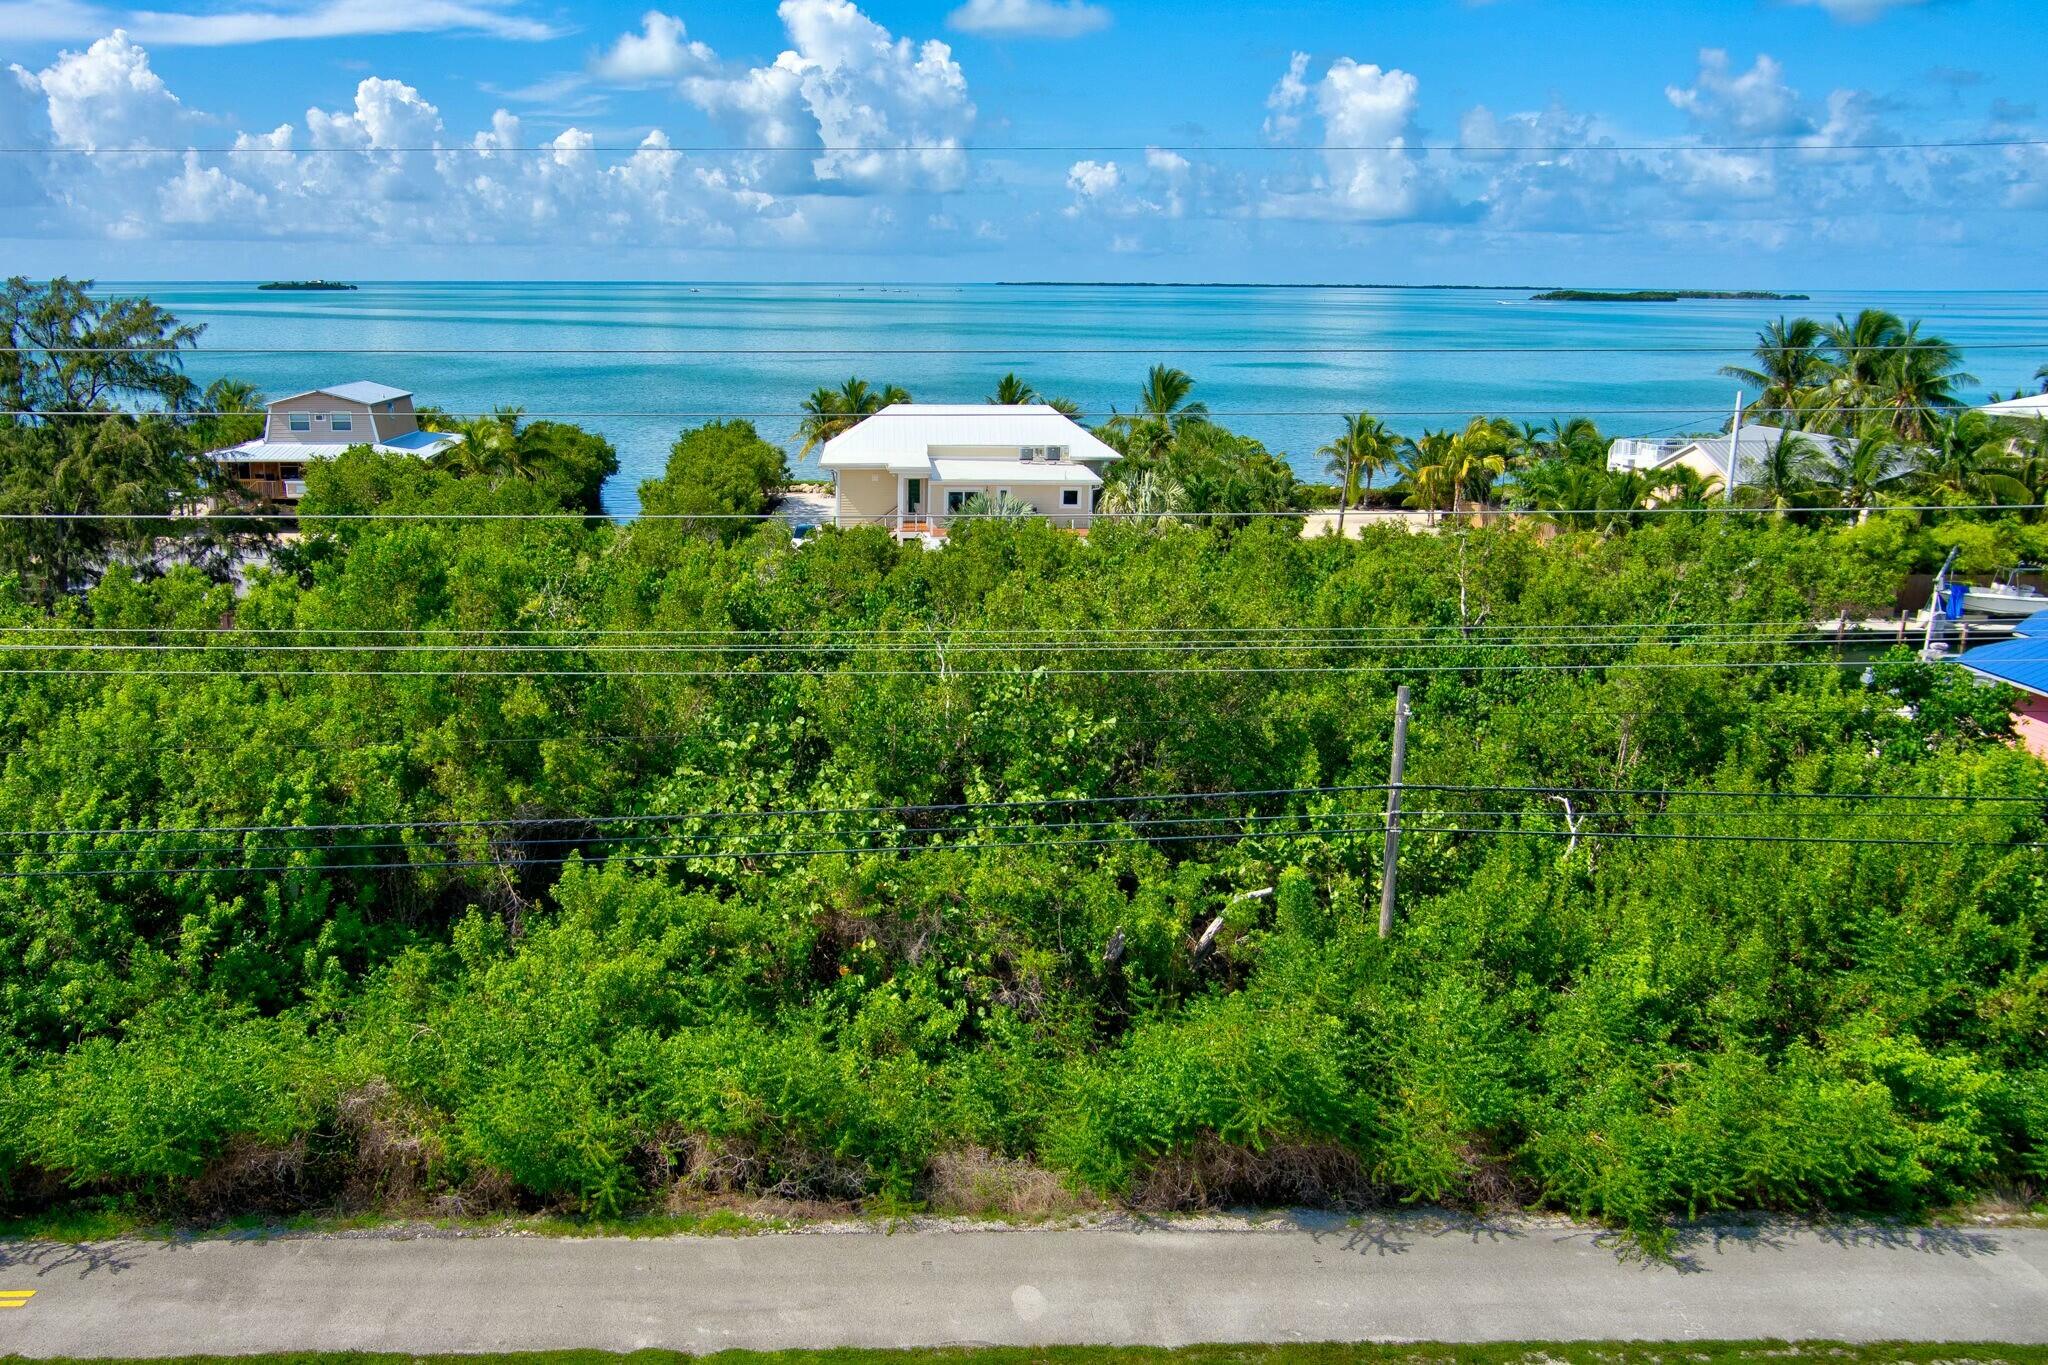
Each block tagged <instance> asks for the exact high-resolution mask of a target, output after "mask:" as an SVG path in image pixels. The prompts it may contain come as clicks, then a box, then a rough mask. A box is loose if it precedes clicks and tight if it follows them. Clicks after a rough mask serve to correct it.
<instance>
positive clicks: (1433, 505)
mask: <svg viewBox="0 0 2048 1365" xmlns="http://www.w3.org/2000/svg"><path fill="white" fill-rule="evenodd" d="M1457 439H1458V437H1457V434H1456V433H1454V432H1450V431H1428V430H1425V431H1424V432H1423V433H1422V435H1421V436H1419V437H1415V438H1409V437H1405V436H1404V437H1402V438H1401V453H1400V454H1399V455H1398V456H1397V457H1396V458H1395V460H1394V468H1395V469H1397V470H1399V471H1400V473H1401V478H1402V479H1403V480H1404V481H1405V482H1406V483H1407V485H1408V505H1409V506H1410V507H1426V508H1428V509H1429V510H1430V511H1431V512H1435V511H1437V510H1438V509H1440V508H1442V507H1443V506H1444V505H1445V504H1446V503H1453V504H1455V501H1456V498H1457V491H1456V489H1454V488H1453V487H1452V486H1451V482H1450V472H1449V471H1450V459H1451V447H1452V446H1453V445H1454V444H1455V443H1456V441H1457ZM1430 520H1431V521H1434V520H1435V518H1434V517H1432V518H1430Z"/></svg>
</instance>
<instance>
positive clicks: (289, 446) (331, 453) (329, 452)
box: [207, 431, 462, 464]
mask: <svg viewBox="0 0 2048 1365" xmlns="http://www.w3.org/2000/svg"><path fill="white" fill-rule="evenodd" d="M418 434H419V435H421V436H429V437H432V438H433V440H432V442H431V443H426V444H420V445H397V444H394V443H392V442H387V441H377V442H366V441H317V442H316V441H266V440H264V439H263V438H262V437H260V436H259V437H257V438H256V439H255V440H253V441H244V442H242V444H240V445H238V446H229V447H227V448H226V449H225V450H213V451H208V452H207V456H208V458H209V459H212V460H213V461H215V462H216V463H218V464H270V463H277V464H305V463H307V462H308V461H311V460H331V459H333V458H334V457H335V456H336V455H339V454H340V453H341V452H342V451H344V450H347V449H348V448H349V447H350V446H351V445H368V446H369V447H370V448H371V449H372V450H375V451H377V452H378V453H379V454H383V455H422V456H424V455H438V454H440V453H441V452H442V451H444V450H446V449H448V447H450V446H455V445H461V444H462V437H461V436H460V435H459V434H457V433H455V432H452V431H425V432H420V433H418ZM399 439H400V440H403V439H404V438H403V437H401V438H399Z"/></svg>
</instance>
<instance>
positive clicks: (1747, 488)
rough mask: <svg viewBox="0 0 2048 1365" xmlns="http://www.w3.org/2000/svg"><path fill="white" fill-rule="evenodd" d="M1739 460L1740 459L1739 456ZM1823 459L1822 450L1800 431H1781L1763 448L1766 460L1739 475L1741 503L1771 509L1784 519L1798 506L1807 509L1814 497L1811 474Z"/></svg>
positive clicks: (1763, 458)
mask: <svg viewBox="0 0 2048 1365" xmlns="http://www.w3.org/2000/svg"><path fill="white" fill-rule="evenodd" d="M1738 458H1739V456H1738ZM1819 458H1820V447H1819V446H1817V445H1815V444H1814V443H1813V442H1812V441H1811V440H1809V439H1807V438H1806V437H1804V436H1801V435H1799V434H1798V433H1797V432H1792V431H1781V432H1779V433H1778V439H1777V440H1775V441H1772V442H1771V443H1770V444H1769V445H1767V446H1765V447H1764V453H1763V457H1762V458H1761V459H1759V460H1758V461H1757V462H1756V463H1755V464H1753V465H1751V466H1749V467H1748V468H1747V469H1744V470H1742V471H1741V472H1740V478H1741V480H1742V484H1741V487H1740V488H1739V489H1738V490H1737V492H1738V493H1739V494H1740V495H1741V497H1742V500H1743V501H1744V502H1746V503H1749V504H1750V505H1751V506H1754V507H1766V508H1769V509H1770V510H1771V512H1772V514H1773V515H1775V516H1779V517H1782V516H1784V515H1785V513H1786V512H1788V511H1790V510H1791V509H1793V508H1795V507H1804V506H1805V505H1806V499H1807V498H1809V497H1810V496H1812V490H1813V479H1812V477H1811V476H1810V474H1809V471H1810V470H1811V469H1812V467H1813V465H1814V462H1815V461H1817V460H1818V459H1819Z"/></svg>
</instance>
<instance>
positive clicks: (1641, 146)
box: [0, 137, 2048, 157]
mask: <svg viewBox="0 0 2048 1365" xmlns="http://www.w3.org/2000/svg"><path fill="white" fill-rule="evenodd" d="M2044 146H2048V138H2027V137H2007V138H1956V139H1947V140H1939V141H1919V142H1835V143H1819V144H1814V143H1802V142H1599V143H1506V142H1502V143H1459V142H1349V143H1326V144H1321V145H1316V146H1305V145H1300V144H1293V143H1285V144H1281V143H1271V142H1211V143H1192V142H1181V143H1174V142H1096V143H1085V142H1017V143H1009V144H1006V145H1001V146H996V145H979V144H977V145H971V146H970V145H966V144H963V143H958V142H903V143H891V144H888V145H885V146H864V145H860V144H833V143H827V144H820V145H817V146H798V145H791V144H786V143H737V142H728V143H707V142H699V143H674V144H670V143H664V144H661V145H659V146H653V145H648V144H645V143H632V144H625V143H592V144H589V145H585V146H575V147H558V146H551V145H548V144H545V143H543V144H540V145H537V146H518V147H499V146H479V145H477V144H475V143H456V144H451V145H448V146H431V145H430V146H418V145H406V146H402V147H270V146H228V147H220V146H212V147H155V146H148V147H98V146H85V145H79V144H59V145H55V146H48V147H24V146H19V145H16V146H8V147H0V155H8V156H110V157H123V156H188V155H195V154H196V155H199V156H291V157H307V156H342V155H346V156H395V155H399V154H426V153H436V154H453V153H460V154H462V155H465V156H484V157H493V156H555V157H560V156H575V155H602V156H624V155H633V156H707V155H721V156H727V155H740V154H750V155H751V154H771V153H772V154H778V155H788V156H828V155H852V154H858V155H862V156H875V155H914V154H925V155H928V154H931V153H947V154H956V155H974V156H1003V155H1014V154H1019V153H1044V152H1060V153H1083V152H1087V153H1095V154H1102V153H1126V154H1137V153H1143V152H1150V151H1160V152H1196V153H1200V152H1265V153H1294V154H1305V153H1306V154H1319V153H1324V152H1423V153H1428V152H1445V153H1460V154H1476V155H1488V156H1494V155H1501V154H1505V153H1514V152H1523V153H1531V154H1551V155H1560V154H1564V153H1575V152H1602V153H1618V152H1798V153H1801V154H1832V153H1843V152H1906V151H1966V150H1971V149H1979V148H1997V147H2044Z"/></svg>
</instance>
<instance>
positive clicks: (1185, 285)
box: [995, 280, 1539, 294]
mask: <svg viewBox="0 0 2048 1365" xmlns="http://www.w3.org/2000/svg"><path fill="white" fill-rule="evenodd" d="M995 283H996V288H998V289H1476V290H1478V291H1480V292H1482V293H1488V294H1519V293H1521V292H1522V291H1523V290H1525V289H1535V288H1538V287H1539V286H1537V285H1533V284H1321V283H1314V284H1262V283H1260V282H1259V281H1257V280H997V281H996V282H995Z"/></svg>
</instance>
